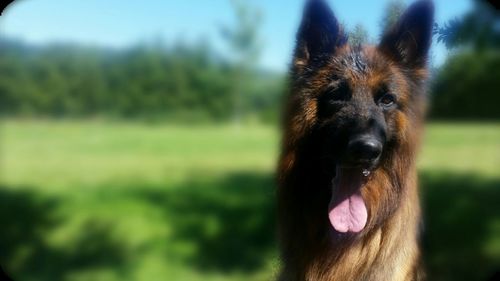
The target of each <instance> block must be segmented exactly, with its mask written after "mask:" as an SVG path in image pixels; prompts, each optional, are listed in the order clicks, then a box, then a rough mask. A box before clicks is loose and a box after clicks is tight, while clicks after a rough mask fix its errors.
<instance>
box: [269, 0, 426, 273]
mask: <svg viewBox="0 0 500 281" xmlns="http://www.w3.org/2000/svg"><path fill="white" fill-rule="evenodd" d="M433 17H434V5H433V3H432V2H431V1H426V0H423V1H422V0H421V1H418V2H415V3H413V4H412V5H411V6H409V7H408V9H407V10H406V11H405V12H404V13H403V14H402V16H401V17H400V18H399V20H398V22H397V23H396V24H395V25H394V26H392V27H391V28H389V29H388V30H387V31H386V32H385V33H384V35H383V36H382V37H381V40H380V43H379V44H378V45H376V46H372V45H369V46H350V45H349V43H348V40H347V36H346V34H345V32H344V31H343V28H342V26H341V25H340V24H339V23H338V21H337V19H336V18H335V16H334V14H333V12H332V10H331V9H330V7H329V6H328V5H327V3H325V2H324V1H322V0H310V1H308V2H306V4H305V8H304V15H303V19H302V23H301V25H300V28H299V31H298V33H297V43H296V48H295V52H294V56H293V61H292V64H291V71H290V80H291V81H290V93H289V94H288V96H287V106H286V109H285V113H284V125H283V126H284V130H283V131H284V133H283V137H282V150H281V156H280V160H279V166H278V175H279V185H278V190H277V198H278V199H277V200H278V233H279V239H280V248H281V261H282V269H281V271H280V276H279V278H278V279H279V280H286V281H302V280H310V281H312V280H314V281H322V280H333V281H402V280H405V281H409V280H412V281H413V280H422V279H424V278H425V276H424V273H423V270H422V269H421V268H422V266H421V258H420V251H419V236H420V231H421V228H422V224H421V209H420V203H419V196H418V189H417V172H416V163H415V162H416V161H415V157H416V154H417V152H418V148H419V145H420V135H421V132H422V129H423V119H424V117H425V107H426V106H425V104H426V79H427V77H428V70H427V61H428V52H429V48H430V45H431V41H432V26H433Z"/></svg>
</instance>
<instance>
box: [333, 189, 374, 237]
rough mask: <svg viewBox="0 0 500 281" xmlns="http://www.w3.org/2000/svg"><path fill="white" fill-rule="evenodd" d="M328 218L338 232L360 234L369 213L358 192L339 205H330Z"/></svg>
mask: <svg viewBox="0 0 500 281" xmlns="http://www.w3.org/2000/svg"><path fill="white" fill-rule="evenodd" d="M332 207H333V208H332ZM328 217H329V218H330V223H331V224H332V226H333V228H335V230H337V231H338V232H342V233H344V232H348V231H350V232H360V231H361V230H363V228H365V225H366V219H367V218H368V213H367V211H366V206H365V202H364V201H363V197H361V193H360V192H359V191H358V192H357V193H355V194H353V195H351V196H349V197H348V198H346V199H344V200H343V201H341V202H340V203H338V204H337V205H335V206H331V205H330V211H329V212H328Z"/></svg>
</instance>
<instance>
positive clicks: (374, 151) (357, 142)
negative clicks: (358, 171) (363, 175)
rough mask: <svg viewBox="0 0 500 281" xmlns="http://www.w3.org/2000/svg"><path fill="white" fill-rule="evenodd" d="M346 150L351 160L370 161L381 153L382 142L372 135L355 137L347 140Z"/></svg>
mask: <svg viewBox="0 0 500 281" xmlns="http://www.w3.org/2000/svg"><path fill="white" fill-rule="evenodd" d="M347 152H348V153H349V157H350V158H351V159H352V160H353V161H360V162H371V161H374V160H376V159H377V158H378V157H379V156H380V154H382V143H381V142H380V141H379V140H378V139H376V138H373V137H360V138H356V139H353V140H351V141H350V142H349V144H348V146H347Z"/></svg>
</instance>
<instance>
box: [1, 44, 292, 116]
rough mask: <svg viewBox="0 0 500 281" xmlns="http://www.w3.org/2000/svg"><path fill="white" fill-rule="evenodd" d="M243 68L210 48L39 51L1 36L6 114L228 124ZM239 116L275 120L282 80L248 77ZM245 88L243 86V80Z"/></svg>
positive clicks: (156, 46) (154, 46)
mask: <svg viewBox="0 0 500 281" xmlns="http://www.w3.org/2000/svg"><path fill="white" fill-rule="evenodd" d="M238 67H239V66H238V65H235V64H234V63H231V62H229V60H225V59H224V58H222V57H221V56H219V55H218V54H217V53H216V52H215V51H214V50H213V49H212V48H211V47H210V45H209V44H208V43H207V42H199V43H198V44H189V45H188V44H183V43H178V44H175V45H174V46H172V47H169V48H168V47H165V46H164V45H163V44H161V43H157V44H143V45H140V46H135V47H133V48H129V49H127V50H121V51H118V50H107V49H100V48H90V47H82V46H73V45H50V46H44V47H35V46H30V45H26V44H23V43H20V42H16V41H14V40H9V39H6V38H0V113H1V114H2V115H4V116H5V115H8V116H21V117H23V116H48V117H75V118H80V117H92V116H103V115H104V116H109V117H125V118H138V117H140V118H173V119H179V120H180V119H186V120H188V119H194V120H196V121H200V120H214V121H221V120H228V119H231V118H232V115H233V107H234V97H233V91H234V90H233V89H234V82H236V81H234V79H231V77H233V76H234V74H233V73H235V72H237V71H239V70H238V69H236V68H238ZM243 79H245V80H247V81H246V82H245V83H244V85H245V89H244V91H245V95H244V96H242V97H241V101H240V103H241V105H239V106H240V107H241V110H243V109H245V112H251V113H252V114H253V115H254V116H255V117H256V118H261V119H265V120H268V119H272V118H274V117H273V116H271V115H272V114H274V113H273V112H272V111H273V110H274V109H275V108H276V106H277V103H278V102H279V96H280V94H281V88H282V81H283V75H279V74H273V73H269V72H264V71H260V70H254V71H248V72H247V73H245V77H244V78H243ZM240 82H241V81H240Z"/></svg>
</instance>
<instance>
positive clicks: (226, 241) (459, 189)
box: [0, 171, 500, 281]
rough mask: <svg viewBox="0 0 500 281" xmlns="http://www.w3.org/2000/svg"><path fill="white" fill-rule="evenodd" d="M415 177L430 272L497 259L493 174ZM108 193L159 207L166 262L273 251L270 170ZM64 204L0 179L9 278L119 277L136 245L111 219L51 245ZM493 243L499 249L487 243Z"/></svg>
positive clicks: (259, 257) (485, 272)
mask: <svg viewBox="0 0 500 281" xmlns="http://www.w3.org/2000/svg"><path fill="white" fill-rule="evenodd" d="M421 183H422V187H423V189H422V191H423V201H424V210H425V214H426V232H425V235H424V254H425V260H426V263H427V267H428V272H429V280H433V281H452V280H453V281H456V280H467V281H474V280H486V279H487V277H488V276H489V275H491V274H493V272H494V271H495V270H498V265H499V264H500V260H499V256H500V253H498V245H499V243H500V238H499V233H498V225H499V217H500V216H499V215H500V214H499V204H498V202H499V198H500V179H491V178H490V179H486V178H480V177H477V176H474V175H463V174H456V173H451V172H450V173H443V172H429V171H424V172H423V173H421ZM31 190H36V189H31ZM38 190H41V189H38ZM108 192H112V193H113V194H111V195H112V196H109V197H107V198H109V199H106V200H127V201H135V202H136V203H137V204H144V205H145V206H148V208H152V209H153V210H157V211H159V212H160V213H162V214H163V221H162V222H161V223H164V224H165V225H167V226H168V228H169V229H170V231H171V232H170V233H169V234H168V237H165V241H164V242H161V243H164V244H162V245H163V246H161V249H164V250H161V251H165V261H169V260H175V261H176V262H177V261H180V262H181V263H183V264H185V265H186V266H187V268H192V269H193V270H198V271H210V272H218V273H222V274H224V273H228V272H233V271H238V272H248V273H251V272H255V271H257V270H262V268H263V266H264V265H265V264H266V263H268V262H269V257H270V256H271V255H272V254H273V253H275V251H276V248H275V247H276V244H277V243H276V240H275V236H276V235H275V215H274V213H275V209H274V205H275V200H274V192H275V188H274V179H273V176H272V175H271V174H261V173H251V172H241V173H233V174H229V175H227V176H225V177H222V178H215V179H212V180H209V179H207V178H205V177H197V176H193V178H192V179H191V180H188V181H186V182H184V183H183V184H182V185H180V186H173V187H172V186H170V187H163V186H147V185H145V186H140V187H134V188H129V189H127V188H123V187H120V188H119V189H116V190H114V191H108ZM95 196H96V198H98V197H99V196H100V195H99V194H95ZM92 200H93V199H92ZM62 204H65V202H64V199H59V200H46V199H45V200H43V199H40V198H39V197H37V196H35V195H34V194H32V193H27V192H21V191H15V190H12V189H5V188H1V187H0V221H1V223H2V230H1V231H0V247H1V251H0V263H2V265H3V266H4V269H7V270H9V271H8V272H10V273H14V275H13V277H15V279H16V280H30V279H34V280H65V279H67V276H68V274H70V273H74V272H85V271H86V270H90V271H91V270H93V269H99V268H112V270H113V271H114V272H118V274H120V276H124V278H122V280H126V279H127V278H126V276H128V273H127V272H130V270H132V271H133V268H134V265H135V264H134V262H133V260H134V258H130V255H133V254H131V253H129V252H127V250H126V249H127V247H128V245H126V244H125V243H124V242H123V241H120V240H116V238H113V235H112V233H113V228H114V226H113V224H108V223H106V222H102V221H100V218H99V217H97V218H93V219H90V220H89V221H88V222H87V223H86V224H84V225H83V227H82V231H81V233H78V234H77V237H72V238H71V241H72V242H71V247H69V246H68V247H67V248H60V247H59V248H57V247H54V246H53V245H50V244H49V243H48V242H47V241H46V240H47V239H46V238H47V235H48V234H50V233H51V231H52V230H53V229H54V227H57V225H59V224H64V223H66V222H67V221H71V219H72V216H73V215H74V214H71V213H70V214H64V218H58V217H57V216H56V215H55V212H54V210H55V209H56V208H57V207H58V206H59V205H62ZM103 204H107V202H103ZM74 211H75V212H78V210H77V209H75V210H74ZM75 214H76V213H75ZM160 221H161V220H160ZM151 223H158V222H156V221H152V222H151ZM495 227H496V228H495ZM124 235H126V234H124ZM495 243H496V245H497V246H496V247H497V248H496V250H495V249H491V248H489V246H490V245H492V244H495ZM165 245H166V246H165ZM179 245H188V248H189V251H185V249H171V247H173V248H175V247H178V246H179ZM179 247H180V246H179ZM495 251H496V252H495ZM127 270H128V271H127ZM17 276H20V277H23V278H19V279H17V278H18V277H17ZM118 280H120V279H118Z"/></svg>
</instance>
